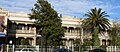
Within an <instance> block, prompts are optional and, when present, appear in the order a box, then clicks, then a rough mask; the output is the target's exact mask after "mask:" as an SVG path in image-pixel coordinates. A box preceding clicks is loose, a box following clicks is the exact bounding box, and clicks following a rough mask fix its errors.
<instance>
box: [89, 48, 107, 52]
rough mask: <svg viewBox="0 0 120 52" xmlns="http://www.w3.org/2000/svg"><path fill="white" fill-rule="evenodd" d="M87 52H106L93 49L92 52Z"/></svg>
mask: <svg viewBox="0 0 120 52" xmlns="http://www.w3.org/2000/svg"><path fill="white" fill-rule="evenodd" d="M89 52H106V51H105V50H103V49H93V50H90V51H89Z"/></svg>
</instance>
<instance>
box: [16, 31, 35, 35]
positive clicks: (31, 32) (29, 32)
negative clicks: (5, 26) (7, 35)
mask: <svg viewBox="0 0 120 52" xmlns="http://www.w3.org/2000/svg"><path fill="white" fill-rule="evenodd" d="M16 33H21V34H23V33H25V34H34V33H35V30H16Z"/></svg>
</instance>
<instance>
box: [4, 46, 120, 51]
mask: <svg viewBox="0 0 120 52" xmlns="http://www.w3.org/2000/svg"><path fill="white" fill-rule="evenodd" d="M57 48H65V49H69V50H71V51H72V52H89V51H90V50H93V49H103V50H106V51H107V52H120V46H106V47H104V48H103V47H99V46H78V47H66V46H58V47H57ZM23 49H32V50H34V51H35V52H53V51H54V50H55V49H56V48H55V47H53V46H43V47H42V50H41V47H40V46H29V45H7V49H6V52H17V51H18V52H19V51H21V50H23Z"/></svg>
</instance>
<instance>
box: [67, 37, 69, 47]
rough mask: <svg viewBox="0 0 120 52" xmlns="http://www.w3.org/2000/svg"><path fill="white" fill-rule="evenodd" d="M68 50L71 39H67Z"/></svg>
mask: <svg viewBox="0 0 120 52" xmlns="http://www.w3.org/2000/svg"><path fill="white" fill-rule="evenodd" d="M67 49H69V38H67Z"/></svg>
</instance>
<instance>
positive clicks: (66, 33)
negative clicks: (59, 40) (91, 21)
mask: <svg viewBox="0 0 120 52" xmlns="http://www.w3.org/2000/svg"><path fill="white" fill-rule="evenodd" d="M65 35H69V36H77V35H80V33H77V32H65Z"/></svg>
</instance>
